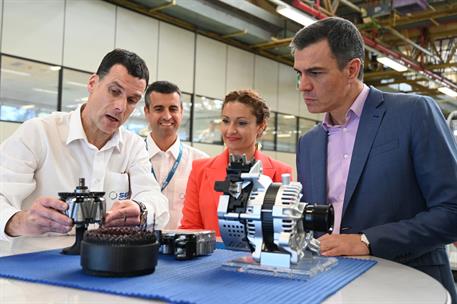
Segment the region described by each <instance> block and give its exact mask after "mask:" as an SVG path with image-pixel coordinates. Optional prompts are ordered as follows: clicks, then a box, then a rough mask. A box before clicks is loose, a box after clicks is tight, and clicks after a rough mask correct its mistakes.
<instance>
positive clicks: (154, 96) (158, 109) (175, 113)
mask: <svg viewBox="0 0 457 304" xmlns="http://www.w3.org/2000/svg"><path fill="white" fill-rule="evenodd" d="M144 100H145V103H146V105H145V107H144V114H145V116H146V119H147V120H148V122H149V127H150V130H151V132H150V133H149V135H148V136H147V138H146V146H147V150H148V153H149V159H150V160H151V163H152V172H153V174H154V176H155V177H156V179H157V181H158V183H159V185H161V190H162V193H163V194H164V195H165V196H166V197H167V198H168V201H169V208H170V221H169V222H168V225H167V226H166V227H165V228H167V229H176V228H178V226H179V224H180V222H181V218H182V207H183V204H184V194H185V193H186V186H187V179H188V177H189V174H190V171H191V169H192V161H193V160H195V159H200V158H205V157H208V155H207V154H206V153H204V152H202V151H200V150H197V149H195V148H193V147H190V146H188V145H186V144H183V143H182V142H181V140H180V139H179V136H178V130H179V126H180V125H181V121H182V117H183V106H182V101H181V91H180V90H179V88H178V86H176V85H175V84H173V83H171V82H168V81H156V82H154V83H152V84H151V85H150V86H149V87H148V88H147V90H146V93H145V96H144Z"/></svg>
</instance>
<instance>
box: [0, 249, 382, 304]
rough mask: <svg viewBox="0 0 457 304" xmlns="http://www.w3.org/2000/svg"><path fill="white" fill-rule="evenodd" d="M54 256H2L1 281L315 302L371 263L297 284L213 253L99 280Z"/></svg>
mask: <svg viewBox="0 0 457 304" xmlns="http://www.w3.org/2000/svg"><path fill="white" fill-rule="evenodd" d="M59 252H60V251H57V250H52V251H42V252H35V253H29V254H22V255H14V256H7V257H2V258H0V277H4V278H12V279H18V280H24V281H29V282H35V283H42V284H49V285H56V286H64V287H71V288H78V289H83V290H89V291H95V292H103V293H110V294H116V295H123V296H129V297H139V298H145V299H155V300H162V301H165V302H170V303H320V302H322V301H324V300H325V299H326V298H327V297H329V296H330V295H332V294H334V293H335V292H337V291H338V290H339V289H340V288H342V287H344V286H345V285H346V284H348V283H349V282H351V281H352V280H354V279H355V278H357V277H358V276H360V275H361V274H362V273H364V272H365V271H367V270H368V269H370V268H371V267H372V266H373V265H375V264H376V262H375V261H370V260H361V259H352V258H339V259H338V264H337V265H336V266H335V267H333V268H332V269H331V270H329V271H327V272H324V273H320V274H318V275H316V276H315V277H313V278H311V279H310V280H308V281H298V280H291V279H284V278H278V277H269V276H265V275H255V274H248V273H239V272H231V271H226V270H223V269H222V268H221V264H222V263H223V262H225V261H227V260H231V259H234V258H237V257H241V256H245V255H246V253H245V252H233V251H229V250H222V249H217V250H216V251H215V252H214V253H213V254H212V255H211V256H208V257H201V258H198V259H194V260H190V261H176V260H174V258H173V257H169V256H161V257H160V259H159V263H158V265H157V267H156V270H155V272H154V273H153V274H150V275H145V276H140V277H130V278H103V277H94V276H89V275H87V274H85V273H83V271H82V269H81V266H80V261H79V256H66V255H61V254H60V253H59ZM132 258H134V257H132Z"/></svg>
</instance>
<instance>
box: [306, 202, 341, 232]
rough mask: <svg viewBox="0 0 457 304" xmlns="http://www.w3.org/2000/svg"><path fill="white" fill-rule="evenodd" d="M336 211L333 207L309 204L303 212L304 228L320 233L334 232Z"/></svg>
mask: <svg viewBox="0 0 457 304" xmlns="http://www.w3.org/2000/svg"><path fill="white" fill-rule="evenodd" d="M334 217H335V215H334V211H333V206H332V205H312V204H307V205H306V207H305V210H304V211H303V228H304V229H305V230H313V231H319V232H327V233H331V232H332V231H333V221H334Z"/></svg>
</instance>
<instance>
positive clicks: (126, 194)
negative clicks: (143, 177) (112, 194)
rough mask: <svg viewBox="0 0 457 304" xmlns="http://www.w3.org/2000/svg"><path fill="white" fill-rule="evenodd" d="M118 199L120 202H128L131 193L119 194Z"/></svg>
mask: <svg viewBox="0 0 457 304" xmlns="http://www.w3.org/2000/svg"><path fill="white" fill-rule="evenodd" d="M118 197H119V200H120V201H122V200H126V199H128V198H129V192H119V195H118Z"/></svg>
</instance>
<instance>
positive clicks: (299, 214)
mask: <svg viewBox="0 0 457 304" xmlns="http://www.w3.org/2000/svg"><path fill="white" fill-rule="evenodd" d="M215 190H216V191H219V192H223V195H221V196H220V198H219V205H218V209H217V213H218V220H219V229H220V232H221V237H222V240H223V241H224V246H225V248H227V249H232V250H245V251H250V252H251V253H252V257H253V258H254V260H255V261H257V262H259V263H261V264H264V265H271V266H284V267H290V264H291V263H292V264H296V263H298V262H299V261H300V260H301V259H302V258H304V257H305V255H306V253H307V252H308V253H311V254H315V255H318V254H319V253H320V248H319V241H318V240H317V239H315V238H314V237H313V233H314V231H320V232H328V233H331V231H332V229H333V219H334V214H333V208H332V206H330V205H313V204H308V203H305V202H300V198H301V190H302V185H301V184H300V183H298V182H290V175H288V174H287V175H283V178H282V183H273V182H272V180H271V178H270V177H268V176H266V175H263V174H262V163H261V161H256V160H253V161H247V160H246V157H245V156H244V155H243V156H242V157H239V156H234V155H230V162H229V165H228V167H227V176H226V179H225V180H224V181H217V182H216V183H215Z"/></svg>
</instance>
